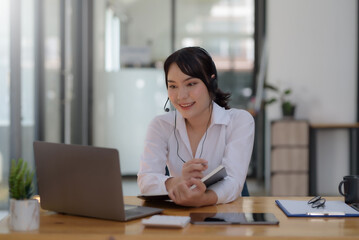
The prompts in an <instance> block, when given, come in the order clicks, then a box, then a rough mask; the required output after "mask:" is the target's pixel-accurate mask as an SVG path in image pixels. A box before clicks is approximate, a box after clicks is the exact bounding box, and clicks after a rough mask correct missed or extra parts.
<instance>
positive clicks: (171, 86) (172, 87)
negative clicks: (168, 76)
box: [168, 85, 176, 89]
mask: <svg viewBox="0 0 359 240" xmlns="http://www.w3.org/2000/svg"><path fill="white" fill-rule="evenodd" d="M168 88H171V89H175V88H176V86H174V85H169V86H168Z"/></svg>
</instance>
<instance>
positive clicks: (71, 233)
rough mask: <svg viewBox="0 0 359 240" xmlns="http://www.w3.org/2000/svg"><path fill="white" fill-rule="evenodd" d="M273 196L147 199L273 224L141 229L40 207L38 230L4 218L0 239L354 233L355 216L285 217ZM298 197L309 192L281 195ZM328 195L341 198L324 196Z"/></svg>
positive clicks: (358, 231) (174, 211)
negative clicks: (191, 201) (180, 201)
mask: <svg viewBox="0 0 359 240" xmlns="http://www.w3.org/2000/svg"><path fill="white" fill-rule="evenodd" d="M275 199H278V198H276V197H242V198H239V199H238V200H236V201H235V202H233V203H230V204H224V205H217V206H210V207H203V208H185V207H179V206H175V205H174V204H171V203H167V204H152V205H151V206H156V207H162V208H165V211H164V214H168V215H189V212H272V213H274V214H275V215H276V217H277V218H278V220H279V221H280V223H279V225H278V226H265V225H258V226H253V225H252V226H249V225H211V226H210V225H206V226H205V225H192V224H189V225H187V226H186V227H185V228H184V229H157V228H145V227H144V226H143V225H142V224H141V220H133V221H130V222H115V221H106V220H100V219H93V218H84V217H76V216H69V215H61V214H56V213H53V212H47V211H43V212H42V213H41V219H40V229H39V230H38V231H35V232H27V233H18V232H10V231H9V229H8V226H7V219H4V220H3V221H2V222H0V239H50V240H51V239H59V240H63V239H104V240H105V239H106V240H115V239H155V240H161V239H166V240H171V239H181V240H182V239H196V240H202V239H203V240H207V239H220V240H222V239H239V238H240V237H243V238H251V239H279V238H282V239H342V238H356V239H358V238H359V218H356V217H352V218H322V217H319V218H318V217H317V218H288V217H287V216H286V215H285V214H284V213H283V212H282V211H281V210H280V209H279V208H278V207H277V206H276V204H275V202H274V200H275ZM279 199H301V200H307V199H308V197H297V198H295V197H287V198H285V197H280V198H279ZM327 200H344V199H343V198H341V197H328V198H327ZM125 202H126V203H128V204H136V205H142V204H144V202H143V201H142V200H140V199H137V198H136V197H126V198H125Z"/></svg>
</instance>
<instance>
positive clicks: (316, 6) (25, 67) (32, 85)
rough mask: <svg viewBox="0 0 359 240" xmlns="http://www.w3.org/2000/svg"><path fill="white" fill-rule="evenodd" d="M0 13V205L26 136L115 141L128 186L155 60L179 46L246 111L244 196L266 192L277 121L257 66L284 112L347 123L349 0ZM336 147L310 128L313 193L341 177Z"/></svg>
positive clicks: (352, 87) (159, 62) (36, 4)
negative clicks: (265, 102)
mask: <svg viewBox="0 0 359 240" xmlns="http://www.w3.org/2000/svg"><path fill="white" fill-rule="evenodd" d="M0 21H1V22H2V24H1V26H0V208H3V209H5V208H7V204H8V186H7V184H8V182H7V178H8V173H9V163H10V159H12V158H19V157H23V158H24V159H25V160H26V161H28V162H29V163H31V164H32V166H34V160H33V150H32V142H33V141H34V140H43V141H51V142H63V143H73V144H84V145H94V146H103V147H113V148H117V149H118V150H119V152H120V159H121V160H120V161H121V170H122V175H123V176H124V178H125V179H126V186H124V191H125V194H130V195H135V194H136V193H138V189H137V187H136V184H135V177H134V176H135V175H136V173H137V171H138V168H139V158H140V155H141V153H142V150H143V140H144V137H145V133H146V129H147V125H148V123H149V122H150V121H151V119H152V118H153V117H154V116H156V115H158V114H162V113H163V106H164V103H165V101H166V99H167V92H166V88H165V84H164V74H163V70H162V67H163V62H164V60H165V59H166V57H167V56H168V55H169V54H171V53H172V52H173V51H174V50H176V49H179V48H182V47H185V46H192V45H199V46H202V47H204V48H205V49H207V50H208V52H209V53H210V54H211V55H212V57H213V59H214V61H215V63H216V66H217V68H218V72H219V81H220V87H221V88H222V89H223V90H225V91H230V92H231V93H232V101H231V107H235V108H242V109H247V110H249V111H251V112H252V113H253V115H254V117H255V119H256V140H255V148H254V151H253V157H252V161H251V165H250V168H249V172H248V179H249V182H250V186H249V188H250V192H252V193H253V195H256V194H257V195H269V194H270V191H269V189H270V174H271V173H270V170H269V168H270V155H271V154H270V148H271V145H270V144H271V143H270V135H271V132H270V123H271V122H272V121H273V120H277V119H281V118H282V115H281V113H280V111H279V109H280V107H279V104H272V105H270V106H267V107H263V106H262V105H259V108H257V109H255V106H256V104H257V106H258V102H259V101H260V100H261V99H260V98H258V97H261V96H263V97H264V98H267V97H270V93H266V91H265V89H263V86H262V85H261V84H260V83H261V82H260V81H259V80H260V79H259V76H260V75H261V74H260V73H261V72H260V71H263V70H266V71H263V72H265V73H266V74H264V76H265V79H264V80H265V81H266V82H268V83H272V84H275V85H277V86H279V87H280V88H286V87H290V88H292V90H293V94H292V96H291V97H292V100H293V101H295V102H296V103H297V110H296V115H295V118H296V119H304V120H307V121H308V122H317V123H355V122H358V120H359V119H358V105H359V104H358V76H357V69H358V61H357V56H358V39H357V35H358V4H357V1H355V0H347V1H341V0H315V1H312V0H292V1H287V0H171V1H169V0H146V1H145V0H0ZM265 44H266V46H267V47H266V48H264V47H263V46H265ZM264 49H267V53H268V54H267V55H266V53H265V52H264ZM263 56H267V58H265V59H266V60H267V61H261V60H262V59H263ZM263 63H264V64H263ZM265 63H267V64H265ZM261 90H263V94H260V95H258V91H261ZM255 97H257V98H255ZM259 103H261V101H260V102H259ZM348 145H349V140H348V132H347V131H346V130H343V129H339V130H334V131H321V132H319V133H318V138H317V161H318V164H317V169H315V170H314V171H316V173H317V189H318V190H317V191H318V194H326V195H337V194H338V192H337V186H338V183H339V181H340V179H341V177H342V176H344V175H347V174H349V173H351V169H350V165H349V157H350V156H349V155H350V153H349V151H348ZM303 184H304V183H303Z"/></svg>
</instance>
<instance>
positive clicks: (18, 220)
mask: <svg viewBox="0 0 359 240" xmlns="http://www.w3.org/2000/svg"><path fill="white" fill-rule="evenodd" d="M33 177H34V171H30V170H29V169H28V166H27V162H24V160H23V159H21V158H20V159H19V160H18V161H16V160H15V159H13V160H12V161H11V167H10V175H9V193H10V222H9V224H10V229H11V230H14V231H32V230H36V229H38V228H39V218H40V217H39V215H40V206H39V202H38V201H37V200H36V199H31V198H32V196H33Z"/></svg>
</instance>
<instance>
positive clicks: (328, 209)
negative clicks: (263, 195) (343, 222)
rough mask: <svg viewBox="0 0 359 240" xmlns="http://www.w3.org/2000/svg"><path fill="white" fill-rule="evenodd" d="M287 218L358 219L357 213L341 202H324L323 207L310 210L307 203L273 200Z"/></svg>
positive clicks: (358, 213) (358, 214) (310, 207)
mask: <svg viewBox="0 0 359 240" xmlns="http://www.w3.org/2000/svg"><path fill="white" fill-rule="evenodd" d="M275 203H276V204H277V206H278V207H279V208H280V209H281V210H282V211H283V212H284V213H285V215H287V216H288V217H359V212H358V211H357V210H355V209H354V208H352V207H350V206H349V205H347V204H346V203H344V202H342V201H326V202H325V206H324V207H319V208H312V206H311V205H310V204H308V202H307V201H297V200H275Z"/></svg>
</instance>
